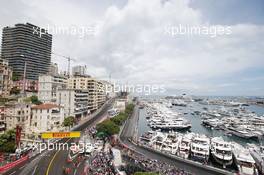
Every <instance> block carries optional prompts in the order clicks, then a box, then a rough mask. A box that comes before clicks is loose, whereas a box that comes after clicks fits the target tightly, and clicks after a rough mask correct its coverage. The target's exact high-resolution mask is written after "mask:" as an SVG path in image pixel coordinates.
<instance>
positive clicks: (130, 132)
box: [120, 108, 223, 175]
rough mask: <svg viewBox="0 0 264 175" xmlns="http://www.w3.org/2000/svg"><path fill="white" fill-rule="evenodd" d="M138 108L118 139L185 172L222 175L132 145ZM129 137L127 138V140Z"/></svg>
mask: <svg viewBox="0 0 264 175" xmlns="http://www.w3.org/2000/svg"><path fill="white" fill-rule="evenodd" d="M138 110H139V109H138V108H136V110H135V112H134V113H133V115H132V116H131V117H130V118H129V119H128V120H127V122H126V124H125V126H124V128H123V131H122V133H121V135H120V139H121V140H122V142H123V143H124V144H125V145H127V146H128V147H130V148H132V149H134V150H136V151H137V152H139V153H141V154H143V155H145V156H147V157H148V158H151V159H155V160H159V161H161V162H167V163H169V164H171V165H175V166H176V167H179V168H181V169H184V170H185V171H187V172H190V173H192V174H195V175H223V173H217V172H215V171H211V170H207V169H205V168H201V167H197V166H194V165H192V164H188V163H185V162H182V161H177V160H175V159H173V158H170V157H166V156H163V155H160V154H157V153H155V152H152V151H149V150H147V149H145V148H142V147H139V146H137V145H134V144H133V143H131V142H130V141H129V140H130V139H132V137H133V136H134V135H135V134H136V133H135V131H136V130H135V126H137V122H138V117H139V116H138ZM128 139H129V140H128Z"/></svg>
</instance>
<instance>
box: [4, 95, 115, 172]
mask: <svg viewBox="0 0 264 175" xmlns="http://www.w3.org/2000/svg"><path fill="white" fill-rule="evenodd" d="M112 105H113V100H110V101H108V103H107V104H105V106H104V107H103V109H102V110H101V111H100V112H99V113H98V114H96V115H95V116H94V117H93V118H92V119H90V120H89V121H87V122H86V123H84V124H82V125H80V126H79V127H77V128H75V129H74V130H75V131H83V130H84V129H86V128H89V127H91V126H93V125H95V124H96V123H98V122H99V121H100V120H102V119H103V118H104V117H105V116H106V114H107V110H109V109H110V107H111V106H112ZM75 141H77V140H75V139H66V138H65V139H61V140H59V141H58V143H67V144H68V145H69V146H70V145H71V143H72V142H75ZM67 156H68V151H66V150H59V151H56V150H54V151H44V152H42V153H41V154H39V155H37V156H35V157H32V158H31V159H30V160H29V161H27V162H25V163H23V164H20V165H19V166H17V167H15V168H13V169H11V170H9V171H7V172H6V173H4V175H63V167H71V166H72V167H73V165H72V164H69V163H67V162H66V160H67ZM75 169H76V168H75ZM77 169H78V168H77ZM77 169H76V170H73V171H72V173H71V174H72V175H75V174H77ZM79 171H81V170H79Z"/></svg>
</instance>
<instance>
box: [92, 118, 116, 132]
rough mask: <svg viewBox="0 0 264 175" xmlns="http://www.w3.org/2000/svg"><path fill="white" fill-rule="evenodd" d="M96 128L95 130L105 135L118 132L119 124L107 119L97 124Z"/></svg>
mask: <svg viewBox="0 0 264 175" xmlns="http://www.w3.org/2000/svg"><path fill="white" fill-rule="evenodd" d="M96 129H97V132H103V133H105V134H106V135H107V136H112V135H114V134H118V133H119V131H120V129H119V126H118V125H116V124H115V123H114V122H112V121H111V120H109V119H107V120H105V121H103V122H101V123H99V124H97V125H96Z"/></svg>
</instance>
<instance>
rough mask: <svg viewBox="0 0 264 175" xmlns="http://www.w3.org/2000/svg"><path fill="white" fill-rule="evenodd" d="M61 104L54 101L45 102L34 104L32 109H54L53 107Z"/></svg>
mask: <svg viewBox="0 0 264 175" xmlns="http://www.w3.org/2000/svg"><path fill="white" fill-rule="evenodd" d="M58 107H60V106H58V105H56V104H52V103H45V104H41V105H36V106H33V107H32V109H52V108H58Z"/></svg>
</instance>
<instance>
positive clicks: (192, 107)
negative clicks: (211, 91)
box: [138, 102, 264, 145]
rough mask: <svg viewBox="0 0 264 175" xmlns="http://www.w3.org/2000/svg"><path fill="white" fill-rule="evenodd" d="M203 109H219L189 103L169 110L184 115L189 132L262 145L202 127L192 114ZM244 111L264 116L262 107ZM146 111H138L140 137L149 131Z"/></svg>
mask: <svg viewBox="0 0 264 175" xmlns="http://www.w3.org/2000/svg"><path fill="white" fill-rule="evenodd" d="M204 107H206V108H208V109H209V110H210V109H219V108H220V106H218V105H202V104H199V103H198V102H190V103H188V105H187V106H186V107H181V106H173V107H172V108H171V110H175V111H177V112H180V113H182V114H184V113H185V114H184V117H185V118H186V119H188V120H189V121H190V122H191V124H192V127H191V129H190V131H191V132H194V133H200V134H205V135H207V136H210V137H216V136H222V137H223V138H224V140H226V141H235V142H237V143H240V144H242V145H245V144H246V143H255V144H259V142H261V143H264V142H263V140H259V141H258V140H253V139H252V140H251V139H243V138H238V137H236V136H226V135H225V134H224V132H223V131H222V130H214V129H211V128H206V127H204V126H203V125H202V121H201V117H200V115H196V114H194V111H204V109H203V108H204ZM245 108H246V109H248V110H250V111H252V112H255V113H256V114H258V115H260V116H261V115H264V107H262V106H256V105H250V106H246V107H245ZM146 115H147V114H146V111H145V109H141V110H140V114H139V122H138V123H139V126H138V135H142V134H143V133H145V132H147V131H149V130H151V128H150V127H149V126H148V125H147V124H148V123H147V120H146Z"/></svg>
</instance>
